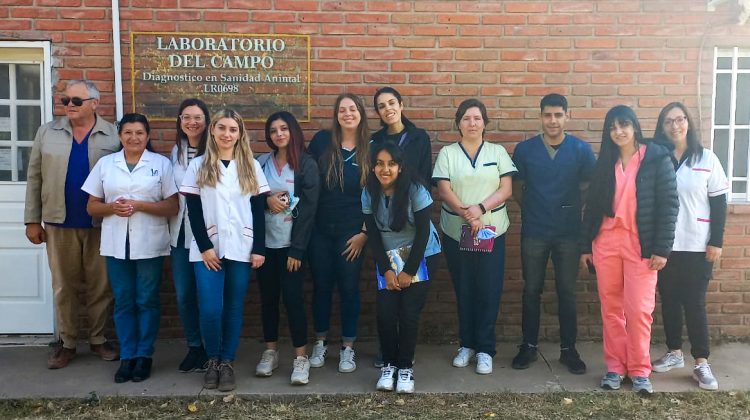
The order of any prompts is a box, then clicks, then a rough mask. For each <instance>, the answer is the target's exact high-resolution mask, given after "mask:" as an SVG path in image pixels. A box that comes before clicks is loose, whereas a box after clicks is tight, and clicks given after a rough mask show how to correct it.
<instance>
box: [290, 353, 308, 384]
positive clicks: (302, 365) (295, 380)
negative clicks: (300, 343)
mask: <svg viewBox="0 0 750 420" xmlns="http://www.w3.org/2000/svg"><path fill="white" fill-rule="evenodd" d="M292 366H293V369H292V385H307V382H308V381H309V380H310V360H309V359H308V358H307V356H297V357H296V358H295V359H294V362H293V364H292Z"/></svg>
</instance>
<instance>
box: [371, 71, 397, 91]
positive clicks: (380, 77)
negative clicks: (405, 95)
mask: <svg viewBox="0 0 750 420" xmlns="http://www.w3.org/2000/svg"><path fill="white" fill-rule="evenodd" d="M364 82H365V83H370V84H403V83H406V75H404V74H389V73H380V74H365V80H364ZM400 91H402V92H403V89H400Z"/></svg>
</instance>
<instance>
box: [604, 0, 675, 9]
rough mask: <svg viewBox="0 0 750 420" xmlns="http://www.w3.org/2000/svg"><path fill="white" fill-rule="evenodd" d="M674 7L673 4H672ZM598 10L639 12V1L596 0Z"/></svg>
mask: <svg viewBox="0 0 750 420" xmlns="http://www.w3.org/2000/svg"><path fill="white" fill-rule="evenodd" d="M673 8H674V6H673ZM596 10H597V11H598V12H640V11H641V2H636V1H608V2H607V1H599V2H596Z"/></svg>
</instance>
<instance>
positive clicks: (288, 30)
mask: <svg viewBox="0 0 750 420" xmlns="http://www.w3.org/2000/svg"><path fill="white" fill-rule="evenodd" d="M274 28H275V29H276V33H279V34H296V35H319V34H320V29H319V26H318V25H317V24H304V23H277V24H275V25H274Z"/></svg>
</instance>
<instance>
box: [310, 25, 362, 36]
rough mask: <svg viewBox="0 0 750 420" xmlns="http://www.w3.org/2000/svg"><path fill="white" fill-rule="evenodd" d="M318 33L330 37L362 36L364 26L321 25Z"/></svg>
mask: <svg viewBox="0 0 750 420" xmlns="http://www.w3.org/2000/svg"><path fill="white" fill-rule="evenodd" d="M320 33H321V34H332V35H362V34H364V33H365V26H364V25H345V24H330V25H323V26H322V30H321V31H320Z"/></svg>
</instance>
